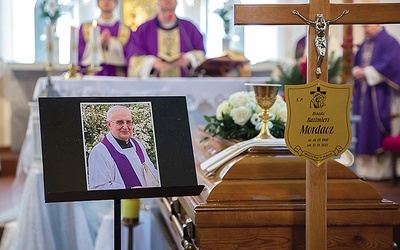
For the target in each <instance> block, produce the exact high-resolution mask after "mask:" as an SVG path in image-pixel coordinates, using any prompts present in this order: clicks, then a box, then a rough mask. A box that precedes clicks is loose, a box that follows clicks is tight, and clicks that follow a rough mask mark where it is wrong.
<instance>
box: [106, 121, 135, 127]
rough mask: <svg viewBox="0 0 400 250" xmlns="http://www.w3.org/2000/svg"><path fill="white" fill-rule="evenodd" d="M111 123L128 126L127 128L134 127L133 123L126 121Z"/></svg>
mask: <svg viewBox="0 0 400 250" xmlns="http://www.w3.org/2000/svg"><path fill="white" fill-rule="evenodd" d="M110 122H113V123H115V124H117V125H118V126H122V125H124V124H126V126H132V125H133V122H132V121H131V120H126V121H123V120H116V121H110Z"/></svg>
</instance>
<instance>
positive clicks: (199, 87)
mask: <svg viewBox="0 0 400 250" xmlns="http://www.w3.org/2000/svg"><path fill="white" fill-rule="evenodd" d="M267 80H270V78H267V77H249V78H228V77H226V78H225V77H223V78H216V77H204V78H149V79H145V80H144V79H139V78H126V77H100V76H96V77H91V76H84V77H83V78H82V79H72V80H71V79H68V80H65V79H63V78H62V77H52V83H53V88H54V90H56V91H57V92H58V93H59V94H60V96H65V97H76V96H78V97H79V96H100V97H101V96H186V98H187V103H188V110H189V111H194V110H196V109H198V108H199V107H200V106H201V104H208V105H211V108H212V109H211V110H210V111H212V112H215V109H216V107H217V106H218V105H219V104H220V103H221V102H222V101H223V100H224V99H227V98H228V97H229V96H230V95H231V94H233V93H235V92H238V91H244V90H248V89H249V87H248V86H245V85H244V84H245V83H246V82H265V81H267ZM46 85H47V78H46V77H42V78H39V79H38V81H37V84H36V87H35V90H34V93H33V100H36V99H37V98H38V97H39V96H40V95H41V94H42V93H43V92H44V91H45V90H46Z"/></svg>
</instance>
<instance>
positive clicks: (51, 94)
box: [44, 64, 60, 97]
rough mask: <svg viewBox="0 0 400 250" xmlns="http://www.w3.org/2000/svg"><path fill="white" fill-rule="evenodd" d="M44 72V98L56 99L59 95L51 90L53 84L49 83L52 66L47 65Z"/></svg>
mask: <svg viewBox="0 0 400 250" xmlns="http://www.w3.org/2000/svg"><path fill="white" fill-rule="evenodd" d="M44 70H45V71H46V74H47V85H46V96H47V97H57V96H60V94H59V93H58V92H57V91H56V90H55V89H54V88H53V83H52V82H51V72H53V66H52V65H51V64H47V65H46V66H45V67H44Z"/></svg>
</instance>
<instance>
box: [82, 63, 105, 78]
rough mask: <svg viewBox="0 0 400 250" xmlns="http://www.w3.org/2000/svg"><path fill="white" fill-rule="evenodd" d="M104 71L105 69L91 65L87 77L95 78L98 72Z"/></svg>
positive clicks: (87, 70)
mask: <svg viewBox="0 0 400 250" xmlns="http://www.w3.org/2000/svg"><path fill="white" fill-rule="evenodd" d="M102 69H103V68H102V67H101V66H95V65H90V66H89V67H87V68H86V75H88V76H94V75H95V74H96V72H99V71H100V70H102Z"/></svg>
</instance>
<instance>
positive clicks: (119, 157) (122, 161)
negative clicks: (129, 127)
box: [101, 137, 144, 189]
mask: <svg viewBox="0 0 400 250" xmlns="http://www.w3.org/2000/svg"><path fill="white" fill-rule="evenodd" d="M132 141H133V142H134V143H135V146H136V148H139V152H138V151H136V153H138V156H139V158H140V161H141V162H142V163H143V161H142V159H144V158H143V152H142V151H141V149H140V147H139V145H138V143H137V142H136V141H135V140H134V139H132ZM101 143H103V144H104V146H106V148H107V150H108V152H110V154H111V157H112V158H113V159H114V161H115V164H116V165H117V167H118V171H119V173H120V174H121V177H122V180H123V181H124V184H125V188H126V189H130V188H132V187H138V186H139V187H141V186H142V184H141V183H140V181H139V178H138V177H137V175H136V173H135V171H134V170H133V167H132V165H131V163H130V162H129V160H128V158H127V157H126V155H124V154H121V153H120V152H118V151H117V150H116V149H115V148H114V146H113V145H112V144H111V142H110V141H109V140H108V139H107V137H104V138H103V140H101ZM139 153H141V155H142V158H141V157H140V154H139Z"/></svg>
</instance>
